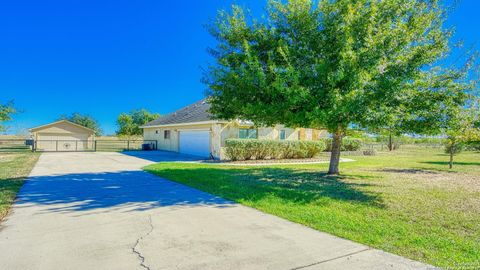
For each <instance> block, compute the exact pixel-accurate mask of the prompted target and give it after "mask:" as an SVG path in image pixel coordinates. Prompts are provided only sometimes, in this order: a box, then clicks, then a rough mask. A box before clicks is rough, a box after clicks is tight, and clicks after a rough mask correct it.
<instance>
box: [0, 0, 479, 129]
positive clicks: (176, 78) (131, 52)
mask: <svg viewBox="0 0 480 270" xmlns="http://www.w3.org/2000/svg"><path fill="white" fill-rule="evenodd" d="M232 3H238V4H241V5H244V6H246V7H249V8H250V9H251V10H252V12H253V13H254V14H259V13H260V12H262V10H263V7H264V5H265V1H259V0H236V1H230V0H204V1H193V0H192V1H157V0H151V1H119V0H115V1H106V0H102V1H93V0H90V1H88V0H76V1H60V0H58V1H48V0H47V1H32V0H31V1H23V0H18V1H4V2H3V3H2V5H1V7H0V36H1V39H0V102H1V103H3V102H6V101H8V100H12V99H13V100H14V101H15V104H16V106H17V107H18V108H19V109H21V110H23V112H22V113H20V114H18V115H16V116H15V120H14V121H13V122H11V123H9V125H10V126H11V127H12V129H11V130H10V133H15V132H18V131H21V130H23V129H26V128H29V127H32V126H36V125H41V124H45V123H48V122H50V121H53V120H55V119H56V118H58V116H59V115H61V114H68V113H71V112H80V113H85V114H90V115H92V116H93V117H95V118H96V119H98V120H99V122H100V124H101V125H102V128H103V129H104V131H105V132H106V133H107V134H112V133H114V131H115V129H116V126H115V119H116V117H117V115H118V114H119V113H120V112H125V111H129V110H131V109H136V108H146V109H148V110H151V111H155V112H159V113H162V114H165V113H168V112H171V111H173V110H175V109H177V108H180V107H183V106H185V105H188V104H190V103H193V102H195V101H197V100H199V99H201V98H203V94H204V90H205V86H204V85H203V84H202V83H201V82H200V79H201V76H202V71H201V67H202V66H206V64H207V63H208V61H211V58H210V57H209V55H208V54H207V52H206V48H207V47H208V46H213V45H214V40H213V39H212V38H211V37H210V36H209V34H208V32H207V31H206V30H205V27H204V25H205V24H206V23H208V22H209V21H210V20H211V19H213V18H214V17H215V14H216V12H217V10H218V9H222V8H228V7H229V6H230V5H231V4H232ZM479 10H480V1H478V0H463V1H461V2H460V4H459V5H458V7H457V8H456V9H455V10H454V11H453V13H452V14H451V15H450V18H449V21H448V24H449V25H452V26H455V28H456V39H462V40H464V41H465V44H469V45H471V44H475V45H476V47H477V48H479V46H478V43H480V30H479V29H480V16H478V11H479ZM74 93H75V94H74Z"/></svg>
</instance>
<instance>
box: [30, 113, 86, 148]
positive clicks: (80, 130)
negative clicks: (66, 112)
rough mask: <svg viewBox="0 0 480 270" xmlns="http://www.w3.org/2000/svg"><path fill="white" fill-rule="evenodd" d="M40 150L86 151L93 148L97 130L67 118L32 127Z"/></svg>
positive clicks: (32, 132)
mask: <svg viewBox="0 0 480 270" xmlns="http://www.w3.org/2000/svg"><path fill="white" fill-rule="evenodd" d="M30 133H31V135H32V139H34V140H35V143H36V145H35V148H36V149H38V150H40V151H84V150H89V149H93V143H94V140H95V131H94V130H92V129H89V128H86V127H84V126H81V125H77V124H75V123H72V122H70V121H67V120H60V121H57V122H53V123H50V124H46V125H43V126H39V127H35V128H32V129H30Z"/></svg>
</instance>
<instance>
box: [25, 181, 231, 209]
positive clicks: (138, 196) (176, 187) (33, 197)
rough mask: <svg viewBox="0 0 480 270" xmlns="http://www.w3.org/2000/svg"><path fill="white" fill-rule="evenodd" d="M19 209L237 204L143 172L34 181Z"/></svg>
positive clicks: (221, 205) (129, 207)
mask: <svg viewBox="0 0 480 270" xmlns="http://www.w3.org/2000/svg"><path fill="white" fill-rule="evenodd" d="M18 199H19V201H18V202H17V205H18V206H19V207H25V206H29V205H30V204H35V205H48V206H51V207H50V208H48V209H47V210H44V211H47V212H72V211H87V210H95V209H112V208H115V207H122V208H125V209H128V210H127V211H144V210H149V209H153V208H158V207H165V206H187V207H188V206H198V205H211V206H214V207H226V206H229V205H232V204H233V203H232V202H230V201H227V200H224V199H222V198H219V197H215V196H213V195H211V194H208V193H205V192H202V191H199V190H195V189H192V188H189V187H186V186H184V185H181V184H178V183H174V182H171V181H168V180H165V179H162V178H160V177H157V176H154V175H152V174H149V173H146V172H143V171H121V172H105V173H81V174H65V175H53V176H37V177H30V178H29V180H28V181H27V183H26V184H25V185H24V187H23V188H22V190H21V192H20V194H19V197H18Z"/></svg>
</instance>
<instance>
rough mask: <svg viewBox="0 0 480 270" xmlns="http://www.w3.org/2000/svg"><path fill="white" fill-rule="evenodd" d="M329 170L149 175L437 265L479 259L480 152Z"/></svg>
mask: <svg viewBox="0 0 480 270" xmlns="http://www.w3.org/2000/svg"><path fill="white" fill-rule="evenodd" d="M350 158H352V159H355V160H356V162H351V163H342V164H341V171H342V173H343V174H342V176H339V177H329V176H326V175H325V172H326V170H327V164H310V165H282V166H268V167H264V166H261V167H259V166H257V167H253V166H251V167H238V166H222V165H213V164H191V163H184V164H182V163H159V164H154V165H150V166H148V167H146V168H145V170H147V171H149V172H152V173H154V174H157V175H159V176H162V177H165V178H168V179H171V180H173V181H177V182H180V183H183V184H186V185H188V186H192V187H195V188H198V189H200V190H204V191H207V192H210V193H213V194H216V195H219V196H221V197H224V198H227V199H230V200H233V201H236V202H239V203H241V204H244V205H247V206H250V207H253V208H256V209H259V210H261V211H264V212H266V213H270V214H273V215H277V216H280V217H283V218H285V219H288V220H291V221H294V222H298V223H301V224H304V225H306V226H309V227H312V228H315V229H317V230H320V231H324V232H328V233H331V234H334V235H337V236H340V237H343V238H347V239H351V240H354V241H356V242H360V243H364V244H367V245H369V246H372V247H375V248H379V249H383V250H385V251H389V252H392V253H395V254H398V255H402V256H405V257H408V258H411V259H415V260H419V261H423V262H426V263H429V264H433V265H436V266H440V267H453V266H459V265H472V264H474V263H477V264H478V263H479V261H480V153H473V152H466V153H462V154H460V155H459V156H457V157H456V158H455V160H456V164H455V166H454V169H453V170H448V164H447V161H448V156H447V155H445V154H443V152H442V151H441V150H440V149H420V148H412V149H402V150H397V151H394V152H392V153H379V154H378V155H377V156H370V157H350Z"/></svg>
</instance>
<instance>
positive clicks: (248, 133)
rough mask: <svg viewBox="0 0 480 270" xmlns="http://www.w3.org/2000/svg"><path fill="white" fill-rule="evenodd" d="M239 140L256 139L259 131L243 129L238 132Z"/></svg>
mask: <svg viewBox="0 0 480 270" xmlns="http://www.w3.org/2000/svg"><path fill="white" fill-rule="evenodd" d="M238 138H240V139H256V138H257V130H256V129H254V128H241V129H240V130H238Z"/></svg>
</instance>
